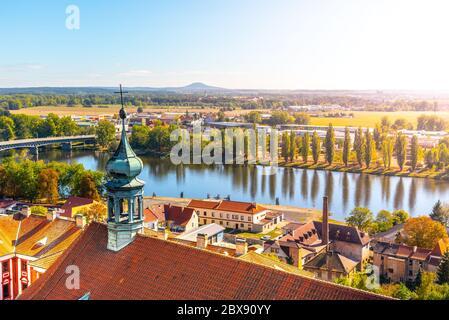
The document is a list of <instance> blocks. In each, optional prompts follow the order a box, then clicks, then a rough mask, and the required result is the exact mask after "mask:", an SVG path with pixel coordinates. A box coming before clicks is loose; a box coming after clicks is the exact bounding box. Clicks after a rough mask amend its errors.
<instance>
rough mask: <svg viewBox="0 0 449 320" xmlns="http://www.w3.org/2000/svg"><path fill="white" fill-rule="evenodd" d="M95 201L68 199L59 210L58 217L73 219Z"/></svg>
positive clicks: (79, 198)
mask: <svg viewBox="0 0 449 320" xmlns="http://www.w3.org/2000/svg"><path fill="white" fill-rule="evenodd" d="M94 203H95V201H94V200H92V199H88V198H81V197H69V198H68V199H67V200H66V202H65V203H64V204H63V205H62V207H61V210H59V215H60V216H62V217H66V218H73V217H75V216H76V215H77V214H79V213H80V212H82V211H83V210H86V209H88V208H89V207H90V206H91V205H92V204H94Z"/></svg>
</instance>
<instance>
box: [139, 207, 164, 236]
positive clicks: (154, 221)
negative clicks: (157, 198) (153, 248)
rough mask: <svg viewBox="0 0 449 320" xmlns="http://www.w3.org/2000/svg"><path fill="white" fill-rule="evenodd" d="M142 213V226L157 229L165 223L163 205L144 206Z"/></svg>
mask: <svg viewBox="0 0 449 320" xmlns="http://www.w3.org/2000/svg"><path fill="white" fill-rule="evenodd" d="M143 214H144V227H145V228H147V229H150V230H154V231H157V230H158V229H159V227H160V226H161V225H164V224H165V214H164V206H152V207H151V208H146V209H145V210H144V212H143Z"/></svg>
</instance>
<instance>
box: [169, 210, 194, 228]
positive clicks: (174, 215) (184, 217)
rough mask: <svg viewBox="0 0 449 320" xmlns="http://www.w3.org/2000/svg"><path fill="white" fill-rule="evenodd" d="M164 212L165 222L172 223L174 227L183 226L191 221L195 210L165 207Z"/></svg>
mask: <svg viewBox="0 0 449 320" xmlns="http://www.w3.org/2000/svg"><path fill="white" fill-rule="evenodd" d="M164 212H165V221H172V222H173V223H174V224H175V225H178V226H185V225H186V224H187V223H188V222H189V221H190V219H192V215H193V214H194V213H195V210H193V208H183V207H177V206H170V205H165V206H164Z"/></svg>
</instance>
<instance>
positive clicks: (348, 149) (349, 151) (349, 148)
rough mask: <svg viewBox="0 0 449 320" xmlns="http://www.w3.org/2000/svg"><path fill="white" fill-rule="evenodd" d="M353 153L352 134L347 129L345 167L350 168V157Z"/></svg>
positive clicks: (344, 149)
mask: <svg viewBox="0 0 449 320" xmlns="http://www.w3.org/2000/svg"><path fill="white" fill-rule="evenodd" d="M350 153H351V133H350V132H349V128H348V127H346V128H345V139H344V142H343V155H342V159H343V163H344V164H345V167H347V166H348V163H349V155H350Z"/></svg>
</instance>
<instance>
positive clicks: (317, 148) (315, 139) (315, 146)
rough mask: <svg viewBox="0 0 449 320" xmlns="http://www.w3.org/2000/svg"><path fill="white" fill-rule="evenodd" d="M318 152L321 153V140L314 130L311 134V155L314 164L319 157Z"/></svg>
mask: <svg viewBox="0 0 449 320" xmlns="http://www.w3.org/2000/svg"><path fill="white" fill-rule="evenodd" d="M320 153H321V140H320V137H319V136H318V133H317V132H316V131H314V132H313V135H312V157H313V163H314V164H317V163H318V160H319V159H320Z"/></svg>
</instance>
